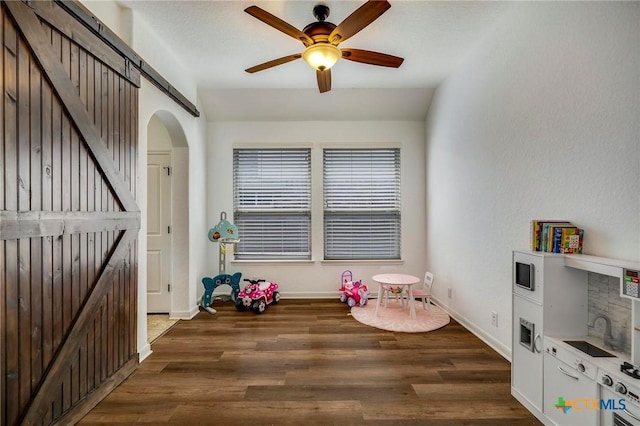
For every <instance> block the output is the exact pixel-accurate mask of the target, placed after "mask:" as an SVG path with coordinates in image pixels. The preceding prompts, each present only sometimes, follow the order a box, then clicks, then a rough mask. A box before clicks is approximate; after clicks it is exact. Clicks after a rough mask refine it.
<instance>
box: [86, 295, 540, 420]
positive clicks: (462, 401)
mask: <svg viewBox="0 0 640 426" xmlns="http://www.w3.org/2000/svg"><path fill="white" fill-rule="evenodd" d="M215 308H216V309H217V310H218V313H217V314H216V315H210V314H209V313H207V312H200V314H198V315H197V316H196V317H195V318H194V319H193V320H191V321H180V322H179V323H178V324H177V325H175V326H174V327H173V328H172V329H171V330H169V331H168V332H167V333H166V334H165V335H164V336H162V337H161V338H159V339H158V340H157V341H156V342H155V343H154V344H153V346H152V349H153V354H151V355H150V356H149V357H148V358H147V359H146V360H145V361H144V362H142V364H141V365H140V367H139V368H138V370H137V371H136V372H135V373H133V374H132V375H131V376H130V377H129V378H128V379H127V380H126V381H125V382H123V383H122V384H121V385H120V386H119V387H118V388H117V389H115V390H114V391H113V392H112V393H111V394H110V395H109V396H108V397H107V398H105V399H104V400H103V401H102V402H101V403H100V404H99V405H98V406H96V407H95V408H94V409H93V410H92V411H91V412H90V413H89V414H87V416H85V418H84V419H83V420H82V421H81V422H80V424H81V425H91V424H134V423H152V424H179V425H194V424H212V425H366V424H376V425H385V424H389V425H391V424H394V425H396V424H397V425H442V426H444V425H447V426H453V425H492V426H495V425H509V426H517V425H539V424H540V423H539V422H538V421H537V420H536V418H535V417H534V416H533V415H532V414H531V413H529V412H528V411H527V410H526V409H525V408H524V407H523V406H522V405H521V404H520V403H519V402H518V401H516V400H515V399H514V398H513V397H512V396H511V394H510V364H509V363H508V362H507V361H505V360H504V358H502V357H501V356H500V355H499V354H497V353H496V352H495V351H493V350H492V349H491V348H490V347H489V346H487V345H486V344H484V343H483V342H482V341H481V340H479V339H478V338H477V337H475V336H474V335H473V334H471V333H470V332H469V331H467V330H466V329H465V328H464V327H462V326H461V325H459V324H458V323H457V322H455V321H454V320H452V321H451V323H450V324H449V325H447V326H446V327H444V328H442V329H440V330H437V331H432V332H430V333H414V334H410V333H392V332H388V331H383V330H378V329H376V328H372V327H369V326H366V325H362V324H360V323H358V322H357V321H356V320H355V319H353V318H351V316H350V315H349V309H348V307H347V306H346V305H345V304H342V303H340V302H339V301H338V300H282V301H281V302H280V303H279V304H278V305H272V306H269V307H268V308H267V311H266V312H265V313H264V314H262V315H256V314H254V313H253V312H237V311H236V310H235V307H234V306H233V304H232V303H231V302H224V303H223V302H219V303H217V304H216V305H215Z"/></svg>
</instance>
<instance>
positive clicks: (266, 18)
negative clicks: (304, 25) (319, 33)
mask: <svg viewBox="0 0 640 426" xmlns="http://www.w3.org/2000/svg"><path fill="white" fill-rule="evenodd" d="M244 11H245V12H247V13H248V14H249V15H251V16H253V17H254V18H257V19H259V20H261V21H262V22H264V23H265V24H267V25H270V26H272V27H273V28H275V29H276V30H278V31H282V32H283V33H285V34H287V35H289V36H291V37H293V38H295V39H296V40H300V41H301V42H302V43H304V45H305V46H309V45H311V44H313V39H312V38H311V37H309V36H308V35H306V34H305V33H303V32H302V31H300V30H299V29H297V28H296V27H294V26H293V25H291V24H289V23H287V22H285V21H283V20H282V19H280V18H278V17H277V16H274V15H272V14H270V13H269V12H267V11H266V10H264V9H260V8H259V7H258V6H249V7H248V8H246V9H245V10H244Z"/></svg>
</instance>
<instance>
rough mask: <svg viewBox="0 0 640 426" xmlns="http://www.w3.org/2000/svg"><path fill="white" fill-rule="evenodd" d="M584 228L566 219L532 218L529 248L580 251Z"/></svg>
mask: <svg viewBox="0 0 640 426" xmlns="http://www.w3.org/2000/svg"><path fill="white" fill-rule="evenodd" d="M583 237H584V230H583V229H581V228H579V227H577V226H575V225H574V224H573V223H571V222H569V221H566V220H532V221H531V250H533V251H544V252H549V253H582V240H583Z"/></svg>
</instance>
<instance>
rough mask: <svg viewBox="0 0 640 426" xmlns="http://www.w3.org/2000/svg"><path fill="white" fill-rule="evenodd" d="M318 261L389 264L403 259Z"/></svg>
mask: <svg viewBox="0 0 640 426" xmlns="http://www.w3.org/2000/svg"><path fill="white" fill-rule="evenodd" d="M320 263H334V264H335V263H351V264H354V263H357V264H359V263H362V264H369V265H370V264H380V265H389V264H395V265H402V264H404V260H402V259H371V260H368V259H356V260H352V259H347V260H321V261H320Z"/></svg>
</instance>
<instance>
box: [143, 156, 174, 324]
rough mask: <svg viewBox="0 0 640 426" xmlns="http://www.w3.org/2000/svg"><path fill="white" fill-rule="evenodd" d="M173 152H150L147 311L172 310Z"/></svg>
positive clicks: (148, 170) (148, 164)
mask: <svg viewBox="0 0 640 426" xmlns="http://www.w3.org/2000/svg"><path fill="white" fill-rule="evenodd" d="M170 291H171V154H168V153H166V154H149V155H147V312H150V313H160V312H170V310H171V292H170Z"/></svg>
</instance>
